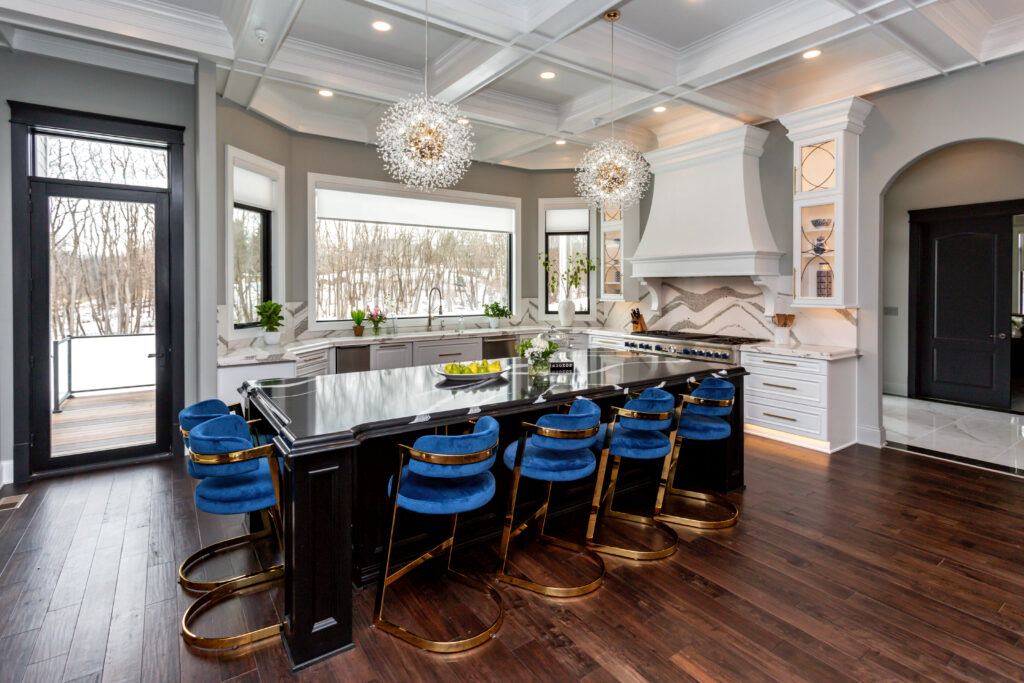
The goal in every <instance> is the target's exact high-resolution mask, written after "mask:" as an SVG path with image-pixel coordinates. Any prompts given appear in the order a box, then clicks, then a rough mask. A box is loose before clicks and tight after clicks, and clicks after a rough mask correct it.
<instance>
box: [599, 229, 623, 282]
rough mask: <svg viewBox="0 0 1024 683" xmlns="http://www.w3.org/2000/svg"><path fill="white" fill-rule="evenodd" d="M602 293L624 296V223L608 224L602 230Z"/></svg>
mask: <svg viewBox="0 0 1024 683" xmlns="http://www.w3.org/2000/svg"><path fill="white" fill-rule="evenodd" d="M601 295H602V297H603V298H605V299H617V298H621V297H622V223H621V222H618V223H614V224H606V225H604V226H602V230H601Z"/></svg>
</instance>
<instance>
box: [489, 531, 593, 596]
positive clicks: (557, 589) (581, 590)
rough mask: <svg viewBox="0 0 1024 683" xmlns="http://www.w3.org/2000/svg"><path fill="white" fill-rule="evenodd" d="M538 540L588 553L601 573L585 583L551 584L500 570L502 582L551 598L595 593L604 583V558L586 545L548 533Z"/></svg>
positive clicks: (499, 574) (499, 577)
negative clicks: (571, 584) (576, 584)
mask: <svg viewBox="0 0 1024 683" xmlns="http://www.w3.org/2000/svg"><path fill="white" fill-rule="evenodd" d="M537 540H538V541H539V542H541V543H544V544H546V545H552V546H555V547H556V548H562V549H564V550H571V551H574V552H577V553H580V554H582V555H586V556H587V557H588V558H589V559H590V560H591V561H593V563H594V564H596V565H597V566H598V567H599V568H600V570H601V571H600V574H599V575H598V577H597V578H596V579H594V580H593V581H590V582H588V583H585V584H583V585H580V586H549V585H546V584H543V583H537V582H536V581H532V580H530V579H526V578H522V577H519V576H512V575H511V574H506V573H505V572H503V571H502V572H498V575H497V579H498V581H501V582H502V583H507V584H510V585H512V586H518V587H519V588H525V589H526V590H530V591H533V592H534V593H539V594H540V595H546V596H548V597H551V598H575V597H578V596H580V595H586V594H587V593H593V592H594V591H596V590H597V589H598V588H600V587H601V584H602V583H604V573H605V569H604V560H602V559H601V558H600V557H598V556H597V555H596V554H595V553H594V552H592V551H591V550H590V549H589V548H587V547H586V546H582V545H580V544H578V543H572V542H570V541H565V540H562V539H561V538H555V537H554V536H548V535H547V534H541V535H540V536H539V537H538V538H537Z"/></svg>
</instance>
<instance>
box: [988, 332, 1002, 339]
mask: <svg viewBox="0 0 1024 683" xmlns="http://www.w3.org/2000/svg"><path fill="white" fill-rule="evenodd" d="M988 336H989V338H990V339H1006V333H1005V332H1000V333H999V334H990V335H988Z"/></svg>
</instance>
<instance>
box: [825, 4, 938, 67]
mask: <svg viewBox="0 0 1024 683" xmlns="http://www.w3.org/2000/svg"><path fill="white" fill-rule="evenodd" d="M832 2H835V3H837V4H839V5H840V6H842V7H845V8H846V9H847V10H849V11H850V12H852V13H854V14H856V15H857V16H858V17H859V18H860V20H861V21H864V22H866V23H867V24H868V25H869V26H871V27H872V28H874V29H875V30H877V31H878V32H879V33H881V34H882V35H884V36H886V37H887V38H889V39H890V40H892V41H894V42H896V43H897V44H898V45H900V46H901V47H902V48H903V49H904V50H906V51H907V52H909V53H911V54H912V55H914V56H915V57H917V58H918V59H920V60H921V61H922V62H924V63H925V64H927V65H928V66H930V67H931V68H933V69H935V70H936V71H937V72H939V73H941V74H942V75H943V76H945V75H946V74H948V73H949V70H948V69H947V68H946V67H944V66H943V65H942V64H939V62H938V61H937V60H936V59H935V58H934V57H933V56H932V55H930V54H928V53H927V52H926V51H925V50H924V49H922V48H920V47H918V46H917V45H914V44H913V43H911V42H910V41H909V40H907V39H906V38H904V37H903V36H901V35H900V34H899V33H897V32H896V31H894V30H892V29H891V28H890V27H888V26H886V25H885V20H888V19H891V18H892V17H893V16H897V15H895V14H893V15H889V16H888V17H886V19H885V20H877V19H875V18H874V17H872V16H871V15H870V14H869V13H868V11H866V10H859V9H857V8H856V7H855V6H854V5H853V3H852V2H850V0H832ZM907 10H908V11H911V12H912V11H914V9H913V8H912V7H909V6H907Z"/></svg>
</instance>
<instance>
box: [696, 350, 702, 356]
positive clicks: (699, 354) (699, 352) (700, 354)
mask: <svg viewBox="0 0 1024 683" xmlns="http://www.w3.org/2000/svg"><path fill="white" fill-rule="evenodd" d="M696 353H697V355H698V356H703V355H704V352H703V351H697V352H696Z"/></svg>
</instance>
